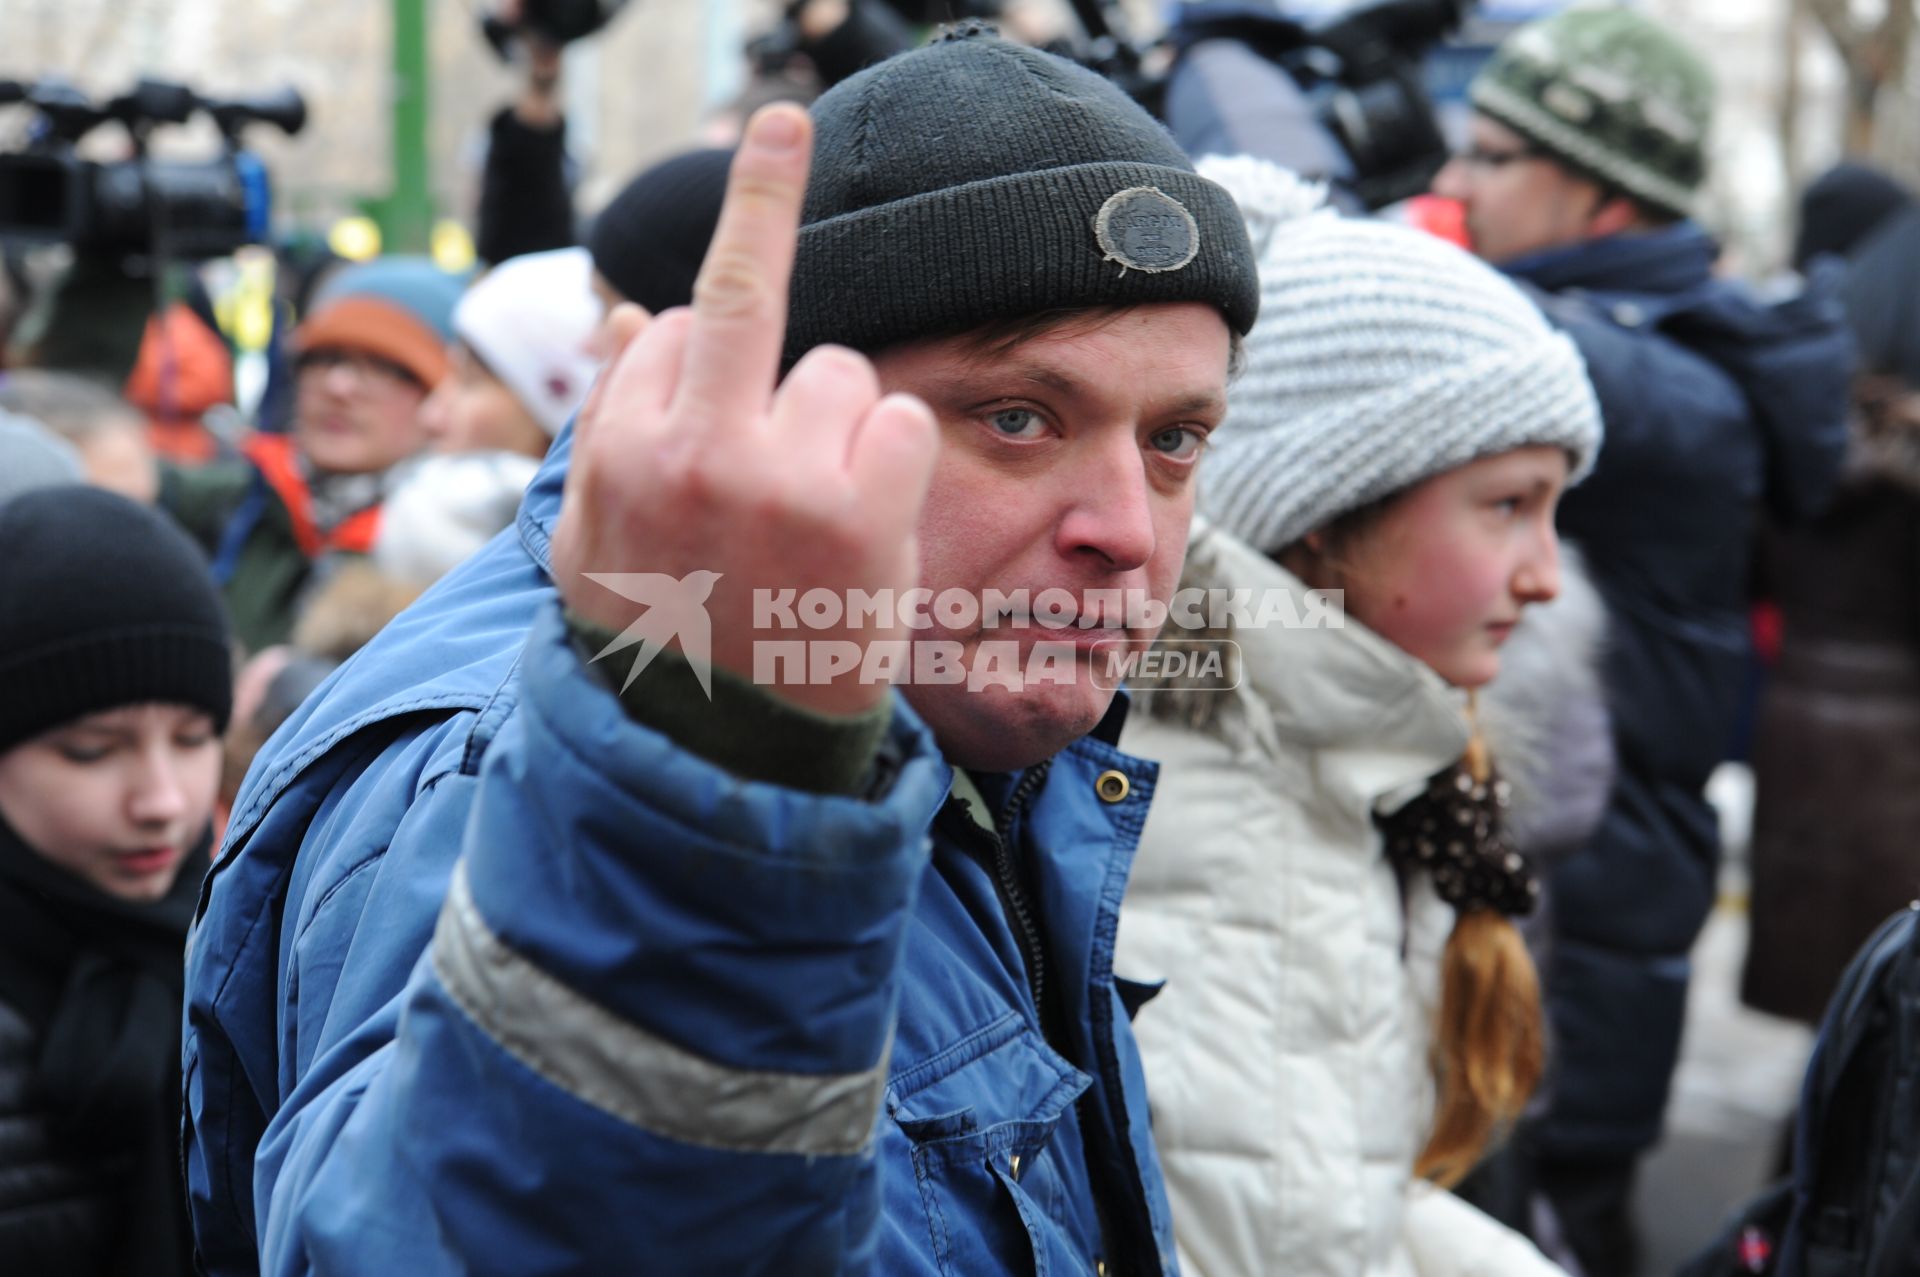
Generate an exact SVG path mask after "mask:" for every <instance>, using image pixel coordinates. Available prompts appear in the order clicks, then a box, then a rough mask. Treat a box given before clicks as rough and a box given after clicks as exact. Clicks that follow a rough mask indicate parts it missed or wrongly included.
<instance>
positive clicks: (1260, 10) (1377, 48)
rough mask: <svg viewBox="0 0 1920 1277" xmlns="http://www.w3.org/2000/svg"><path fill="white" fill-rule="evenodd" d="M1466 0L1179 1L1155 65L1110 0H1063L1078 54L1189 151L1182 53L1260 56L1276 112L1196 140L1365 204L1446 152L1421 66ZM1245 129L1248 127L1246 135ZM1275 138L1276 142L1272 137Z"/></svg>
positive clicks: (1397, 193)
mask: <svg viewBox="0 0 1920 1277" xmlns="http://www.w3.org/2000/svg"><path fill="white" fill-rule="evenodd" d="M1468 3H1469V0H1370V2H1363V3H1359V4H1356V5H1354V6H1352V7H1351V8H1349V9H1348V10H1346V11H1345V12H1343V13H1341V14H1339V15H1338V16H1337V17H1333V18H1331V19H1326V20H1321V21H1312V22H1309V21H1303V20H1301V19H1298V18H1294V17H1290V16H1287V15H1286V14H1285V13H1284V12H1282V10H1281V8H1280V6H1279V5H1278V4H1276V3H1275V2H1274V0H1264V2H1263V0H1185V2H1184V3H1181V4H1179V5H1177V6H1175V8H1174V11H1173V14H1172V19H1171V23H1170V27H1169V30H1168V34H1167V37H1166V43H1167V44H1168V45H1169V46H1170V47H1171V49H1172V51H1173V53H1174V60H1173V66H1172V68H1171V70H1170V71H1169V72H1168V73H1166V74H1165V75H1150V74H1147V73H1146V72H1145V71H1143V70H1142V68H1143V67H1144V66H1145V65H1147V60H1146V59H1144V58H1143V57H1142V56H1141V55H1140V53H1139V52H1138V51H1137V50H1136V48H1135V47H1134V46H1133V44H1132V42H1130V41H1129V40H1127V39H1126V36H1125V32H1124V31H1123V30H1122V29H1121V28H1120V26H1119V19H1118V13H1117V11H1116V9H1115V6H1114V4H1113V0H1073V9H1074V11H1075V13H1076V14H1077V15H1078V16H1079V18H1080V24H1081V27H1082V28H1083V29H1084V30H1085V31H1086V33H1087V37H1088V40H1089V44H1090V48H1089V53H1090V54H1091V55H1092V56H1083V57H1082V59H1081V60H1082V61H1085V62H1087V63H1088V64H1089V65H1091V66H1094V67H1095V69H1097V70H1100V71H1102V72H1103V73H1105V74H1107V75H1108V76H1110V77H1112V78H1113V79H1115V80H1117V81H1118V82H1119V83H1121V84H1122V85H1123V86H1124V87H1126V88H1127V89H1128V90H1129V91H1130V92H1132V93H1133V94H1134V96H1135V97H1136V98H1139V99H1140V100H1141V101H1142V102H1143V103H1145V104H1146V106H1147V107H1148V109H1150V110H1152V111H1153V112H1154V113H1155V114H1156V115H1159V116H1161V117H1162V118H1163V119H1165V120H1166V121H1167V122H1168V124H1169V126H1170V127H1172V129H1173V132H1174V135H1175V136H1176V137H1177V138H1179V139H1180V140H1181V142H1182V143H1183V144H1186V145H1188V148H1189V149H1190V150H1194V149H1196V147H1195V146H1194V145H1193V143H1192V138H1191V137H1190V135H1189V133H1190V130H1189V129H1188V128H1186V127H1185V125H1186V122H1185V121H1183V120H1181V119H1179V118H1178V114H1179V110H1180V107H1181V104H1182V103H1183V102H1192V101H1194V100H1196V98H1201V99H1204V98H1205V97H1207V96H1208V95H1209V94H1208V90H1206V89H1203V90H1201V91H1200V92H1198V93H1192V92H1189V93H1186V94H1182V93H1181V91H1180V90H1181V88H1182V85H1181V79H1182V76H1183V75H1186V76H1188V77H1189V79H1191V77H1192V74H1193V72H1194V68H1193V67H1192V66H1191V65H1189V64H1190V62H1192V61H1197V60H1200V58H1201V56H1202V55H1203V54H1204V51H1206V50H1210V49H1212V50H1217V49H1219V48H1221V47H1223V46H1228V47H1231V48H1232V49H1234V50H1236V51H1237V52H1239V53H1241V54H1243V55H1244V56H1243V57H1242V58H1241V62H1242V63H1243V64H1251V63H1256V62H1257V63H1259V64H1261V65H1262V66H1264V67H1265V68H1266V73H1267V74H1268V76H1269V77H1270V78H1271V80H1272V82H1273V86H1274V91H1273V94H1272V99H1273V100H1272V109H1273V111H1274V113H1275V114H1276V116H1278V117H1280V118H1278V119H1275V120H1271V121H1267V122H1264V123H1261V122H1257V121H1255V120H1253V118H1252V117H1251V116H1249V117H1248V119H1247V120H1246V121H1242V122H1240V124H1239V125H1238V126H1237V127H1239V128H1240V130H1241V134H1240V135H1236V133H1235V129H1234V128H1227V129H1224V130H1213V131H1212V137H1213V140H1214V142H1215V143H1216V145H1213V146H1203V147H1200V148H1198V149H1200V150H1205V149H1220V150H1223V151H1227V152H1235V153H1237V152H1246V153H1252V154H1259V155H1265V156H1267V158H1270V159H1273V160H1275V161H1277V162H1279V163H1282V164H1285V165H1287V166H1288V167H1292V168H1296V169H1301V170H1303V171H1305V172H1306V173H1307V174H1308V175H1309V176H1313V177H1324V178H1328V179H1330V180H1332V181H1333V182H1334V183H1335V184H1336V187H1338V188H1339V189H1342V190H1344V191H1345V192H1346V193H1347V194H1349V195H1350V196H1351V197H1352V198H1353V199H1356V200H1357V201H1358V202H1359V203H1361V204H1363V205H1365V206H1366V207H1367V208H1369V209H1374V208H1380V207H1383V206H1385V205H1387V204H1391V203H1394V202H1396V201H1398V200H1402V199H1405V198H1407V197H1408V196H1411V195H1417V194H1419V193H1420V192H1421V191H1423V190H1425V189H1426V187H1427V184H1428V183H1429V182H1430V181H1431V180H1432V178H1433V175H1434V173H1436V172H1437V171H1438V170H1439V168H1440V165H1441V164H1443V163H1444V162H1445V160H1446V155H1447V148H1446V141H1445V139H1444V138H1443V137H1442V135H1441V132H1440V126H1439V123H1438V121H1437V120H1436V118H1435V115H1434V109H1433V103H1432V101H1431V99H1430V98H1429V96H1428V93H1427V90H1426V84H1425V79H1424V75H1423V66H1422V64H1423V61H1424V59H1425V57H1426V55H1427V53H1428V51H1430V50H1431V49H1432V48H1433V47H1434V46H1435V45H1437V44H1439V43H1440V42H1441V41H1442V40H1444V39H1445V38H1446V37H1447V36H1448V35H1449V34H1451V33H1452V32H1453V31H1454V30H1456V29H1457V28H1458V27H1459V26H1460V24H1461V22H1462V21H1463V20H1464V18H1465V16H1466V10H1467V8H1468ZM1245 91H1246V86H1243V85H1234V86H1231V87H1227V86H1222V87H1221V88H1219V89H1217V90H1214V91H1213V92H1212V96H1215V97H1223V96H1224V97H1232V96H1234V95H1235V94H1241V95H1243V96H1244V93H1245ZM1254 92H1255V95H1256V96H1257V95H1258V90H1257V89H1255V90H1254ZM1236 105H1237V106H1238V105H1244V104H1236ZM1249 127H1251V128H1253V129H1255V131H1256V132H1257V133H1258V134H1259V135H1258V136H1246V135H1245V130H1246V129H1247V128H1249ZM1309 133H1313V134H1320V135H1323V139H1324V140H1323V139H1317V138H1310V137H1308V134H1309ZM1276 136H1280V137H1283V138H1284V139H1286V140H1282V141H1279V142H1276V141H1275V140H1274V139H1275V137H1276ZM1223 139H1224V140H1223ZM1329 143H1330V144H1331V145H1329ZM1296 144H1297V151H1296V149H1295V148H1296ZM1333 149H1337V151H1338V159H1337V161H1336V162H1335V163H1332V164H1327V165H1321V164H1320V163H1319V161H1320V160H1321V159H1322V158H1323V157H1322V155H1321V154H1320V153H1322V152H1326V151H1329V150H1333ZM1276 150H1277V151H1278V152H1279V153H1275V152H1276Z"/></svg>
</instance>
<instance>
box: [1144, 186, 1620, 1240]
mask: <svg viewBox="0 0 1920 1277" xmlns="http://www.w3.org/2000/svg"><path fill="white" fill-rule="evenodd" d="M1200 167H1201V171H1202V172H1203V173H1205V174H1206V175H1207V176H1208V177H1210V178H1211V179H1212V180H1214V181H1217V182H1220V183H1221V184H1222V185H1224V186H1226V187H1227V188H1228V190H1230V191H1231V192H1232V193H1233V194H1234V197H1235V199H1236V200H1237V201H1238V202H1239V204H1240V206H1241V209H1242V212H1243V213H1244V214H1245V215H1246V217H1247V220H1248V224H1249V229H1250V231H1251V236H1252V240H1253V244H1254V249H1255V253H1256V256H1257V258H1258V262H1259V270H1260V284H1261V311H1260V318H1259V321H1258V322H1257V323H1256V324H1255V326H1254V328H1253V330H1252V332H1251V333H1250V334H1249V335H1248V338H1247V342H1246V347H1245V370H1244V372H1243V374H1242V375H1241V377H1240V379H1239V380H1238V381H1237V382H1236V384H1235V385H1234V387H1233V389H1232V391H1231V394H1230V398H1229V406H1228V414H1227V418H1226V420H1225V422H1224V423H1223V424H1222V425H1221V427H1220V428H1219V429H1218V430H1217V431H1215V432H1214V435H1213V438H1212V439H1211V440H1210V443H1209V452H1208V455H1207V457H1206V459H1205V460H1204V461H1203V463H1202V470H1201V493H1200V498H1199V506H1200V509H1201V512H1202V518H1201V519H1199V520H1197V521H1196V523H1197V526H1196V529H1195V536H1194V540H1193V543H1192V548H1191V549H1190V551H1189V556H1188V570H1187V576H1186V577H1185V579H1184V581H1183V585H1184V586H1186V587H1190V588H1205V589H1208V590H1212V591H1242V590H1245V591H1250V592H1251V594H1250V597H1251V598H1252V599H1253V600H1254V601H1255V603H1254V608H1253V614H1257V615H1269V616H1270V615H1272V613H1270V612H1268V610H1267V609H1265V607H1264V606H1263V604H1264V602H1265V600H1267V599H1268V598H1270V597H1272V596H1273V595H1275V594H1276V593H1278V594H1291V595H1293V596H1295V597H1296V598H1300V597H1301V596H1304V595H1305V593H1306V591H1308V590H1309V589H1327V590H1342V591H1344V618H1343V623H1342V624H1339V625H1337V626H1326V625H1319V626H1315V627H1314V628H1300V627H1295V628H1289V627H1287V626H1285V625H1281V624H1270V625H1260V624H1258V623H1256V622H1250V621H1248V620H1247V619H1245V618H1240V621H1239V624H1238V626H1237V627H1236V628H1233V629H1232V630H1231V631H1230V632H1227V633H1223V632H1221V631H1214V632H1210V633H1209V634H1207V635H1203V636H1201V637H1202V638H1203V640H1212V641H1218V640H1219V639H1221V638H1223V637H1227V636H1229V635H1230V637H1231V640H1232V641H1233V642H1234V643H1235V644H1237V649H1236V650H1235V656H1234V668H1233V669H1232V670H1231V671H1230V674H1229V676H1228V677H1226V678H1224V679H1222V680H1219V681H1218V682H1217V683H1215V684H1211V685H1199V686H1196V685H1195V684H1194V683H1193V681H1192V680H1189V681H1188V682H1187V683H1186V684H1185V685H1182V686H1179V687H1175V686H1172V685H1169V684H1166V683H1164V682H1163V683H1162V684H1161V685H1160V686H1158V687H1155V686H1152V685H1151V684H1150V683H1140V682H1137V683H1136V690H1137V691H1139V692H1140V693H1141V696H1142V700H1143V701H1144V709H1145V711H1146V712H1145V713H1137V714H1135V715H1134V716H1133V717H1132V718H1131V719H1129V720H1128V723H1127V726H1126V729H1125V732H1124V734H1123V737H1122V743H1123V747H1124V748H1127V749H1130V750H1133V751H1136V752H1139V753H1142V754H1145V755H1146V756H1148V757H1153V758H1157V759H1160V760H1161V763H1162V770H1161V773H1160V780H1159V784H1158V787H1157V790H1156V793H1155V795H1154V803H1153V808H1152V811H1151V813H1150V814H1149V816H1148V819H1147V823H1146V828H1145V831H1144V833H1143V834H1142V838H1141V847H1140V854H1139V859H1138V861H1137V863H1136V865H1135V868H1134V875H1133V883H1132V887H1131V888H1130V890H1129V892H1128V895H1127V898H1126V904H1125V907H1124V910H1123V914H1122V921H1121V928H1120V937H1119V959H1118V961H1117V963H1116V970H1117V971H1118V972H1119V973H1121V974H1122V975H1124V976H1129V977H1134V978H1137V979H1140V980H1143V981H1145V980H1150V979H1154V978H1159V977H1167V978H1168V980H1169V982H1168V984H1167V987H1166V989H1165V991H1164V992H1163V993H1162V994H1160V995H1159V996H1158V997H1157V998H1155V999H1154V1000H1153V1001H1152V1002H1151V1003H1150V1004H1148V1005H1146V1006H1144V1007H1142V1008H1141V1009H1140V1011H1139V1015H1138V1019H1137V1020H1136V1022H1135V1031H1136V1032H1137V1034H1138V1035H1139V1038H1140V1043H1141V1049H1142V1053H1143V1056H1144V1059H1145V1064H1146V1070H1147V1078H1148V1086H1149V1093H1150V1095H1151V1097H1152V1100H1153V1108H1154V1123H1155V1126H1154V1134H1155V1137H1156V1139H1157V1141H1158V1142H1159V1145H1160V1149H1161V1157H1162V1161H1163V1163H1164V1165H1165V1169H1166V1175H1167V1183H1168V1187H1169V1190H1170V1193H1171V1196H1172V1203H1173V1208H1174V1220H1175V1232H1176V1236H1177V1238H1178V1241H1179V1245H1180V1248H1181V1251H1182V1262H1183V1266H1184V1268H1185V1270H1186V1271H1187V1272H1189V1273H1192V1274H1199V1275H1200V1277H1226V1275H1230V1274H1256V1273H1280V1272H1283V1273H1287V1274H1289V1275H1290V1277H1412V1275H1415V1274H1418V1275H1419V1277H1440V1275H1442V1274H1459V1275H1462V1277H1464V1275H1467V1274H1473V1275H1476V1277H1482V1275H1492V1274H1499V1275H1502V1277H1521V1275H1527V1277H1544V1275H1547V1274H1554V1273H1558V1272H1559V1271H1560V1270H1559V1269H1558V1268H1557V1267H1556V1266H1554V1265H1553V1264H1552V1263H1550V1262H1549V1261H1548V1260H1547V1259H1546V1258H1544V1257H1543V1256H1542V1255H1541V1254H1540V1252H1539V1251H1537V1250H1536V1249H1535V1248H1534V1247H1533V1246H1532V1244H1531V1243H1529V1242H1528V1241H1526V1240H1525V1239H1524V1238H1522V1237H1520V1236H1519V1235H1518V1234H1515V1233H1512V1232H1510V1231H1508V1230H1507V1229H1506V1228H1504V1227H1503V1226H1502V1225H1500V1224H1498V1223H1496V1222H1494V1221H1493V1220H1492V1219H1490V1218H1488V1217H1486V1216H1485V1215H1483V1214H1481V1213H1480V1212H1478V1211H1477V1210H1475V1209H1474V1208H1473V1207H1471V1206H1469V1205H1467V1204H1466V1203H1464V1202H1462V1201H1460V1200H1459V1199H1457V1198H1455V1197H1454V1196H1452V1195H1451V1194H1449V1193H1447V1192H1445V1191H1444V1188H1443V1187H1442V1186H1443V1185H1451V1184H1453V1183H1455V1182H1457V1181H1458V1179H1459V1178H1460V1177H1461V1176H1463V1175H1464V1174H1465V1173H1466V1172H1467V1171H1468V1170H1470V1169H1471V1168H1472V1166H1473V1165H1474V1164H1475V1162H1476V1161H1477V1160H1478V1159H1479V1157H1480V1156H1481V1155H1482V1154H1483V1152H1484V1151H1486V1149H1487V1148H1488V1146H1489V1145H1490V1143H1491V1142H1493V1141H1494V1140H1495V1139H1496V1138H1497V1137H1498V1135H1499V1134H1500V1133H1501V1132H1502V1131H1503V1130H1504V1129H1506V1128H1507V1127H1508V1126H1510V1124H1511V1123H1512V1122H1513V1121H1514V1120H1515V1119H1516V1118H1517V1117H1518V1116H1519V1114H1520V1111H1521V1109H1522V1108H1523V1106H1524V1105H1525V1103H1526V1101H1527V1097H1528V1095H1529V1093H1530V1092H1531V1089H1532V1087H1533V1085H1534V1083H1535V1081H1536V1080H1537V1078H1538V1076H1539V1073H1540V1069H1541V1065H1542V1053H1543V1045H1542V1030H1541V1024H1540V1001H1539V989H1538V984H1537V981H1536V977H1535V974H1534V970H1533V966H1532V963H1531V961H1530V959H1529V957H1528V955H1527V952H1526V949H1525V946H1524V944H1523V943H1522V942H1521V940H1520V938H1519V935H1518V933H1517V931H1516V929H1515V928H1514V926H1513V925H1512V923H1511V921H1510V919H1511V918H1512V917H1514V916H1517V915H1520V914H1524V913H1526V912H1529V911H1530V910H1531V909H1532V907H1533V906H1534V903H1535V900H1536V896H1537V890H1538V889H1537V886H1536V884H1535V882H1534V880H1533V877H1532V874H1531V872H1530V868H1529V866H1528V864H1527V862H1526V859H1525V858H1524V857H1523V856H1522V855H1520V854H1519V852H1518V851H1517V850H1516V848H1515V845H1514V843H1513V841H1512V839H1511V836H1510V835H1509V834H1508V832H1507V831H1506V828H1505V816H1506V808H1507V806H1508V804H1509V802H1510V792H1511V791H1510V790H1509V788H1508V786H1507V785H1506V783H1505V782H1504V781H1503V780H1501V779H1499V778H1498V777H1496V776H1495V775H1494V774H1493V773H1492V770H1491V765H1490V761H1489V759H1488V757H1487V747H1486V745H1485V742H1484V740H1483V739H1482V738H1481V736H1480V735H1479V733H1477V732H1476V730H1475V728H1474V724H1473V719H1472V715H1471V709H1470V702H1469V701H1468V699H1467V695H1468V694H1470V692H1471V689H1475V688H1478V687H1481V686H1482V685H1485V684H1487V683H1488V682H1490V681H1491V680H1492V679H1493V677H1494V675H1495V674H1496V673H1497V672H1498V670H1499V667H1500V654H1501V648H1502V645H1503V644H1504V643H1505V641H1506V639H1507V637H1508V635H1509V634H1511V633H1512V631H1513V630H1514V627H1515V625H1516V624H1517V622H1518V621H1519V619H1520V617H1521V614H1522V612H1523V611H1524V610H1525V609H1526V608H1528V607H1529V606H1531V605H1534V604H1539V603H1543V602H1546V601H1548V600H1551V599H1553V598H1554V597H1555V595H1556V594H1557V593H1558V591H1559V589H1560V580H1561V564H1560V558H1559V549H1558V544H1557V542H1556V539H1555V534H1554V527H1553V514H1554V507H1555V504H1556V502H1557V500H1558V498H1559V495H1560V492H1561V491H1562V489H1563V488H1564V487H1565V486H1566V485H1567V484H1569V483H1570V482H1575V481H1577V480H1578V479H1579V478H1580V477H1581V476H1582V475H1584V474H1585V473H1586V472H1587V470H1588V469H1589V468H1590V467H1591V466H1592V464H1593V459H1594V456H1595V454H1596V452H1597V451H1598V449H1599V447H1600V441H1601V429H1600V418H1599V413H1598V410H1597V408H1596V406H1595V403H1594V399H1593V392H1592V389H1591V387H1590V385H1589V384H1588V381H1587V378H1586V375H1585V372H1584V368H1583V365H1582V363H1581V360H1580V357H1579V355H1578V354H1577V353H1576V352H1575V351H1574V349H1573V347H1572V345H1571V343H1569V342H1568V340H1567V339H1566V338H1565V337H1563V336H1560V335H1559V334H1557V333H1556V332H1554V331H1553V329H1552V328H1551V327H1550V326H1549V325H1548V324H1547V322H1546V321H1545V319H1544V318H1543V317H1542V316H1541V315H1540V313H1539V312H1538V311H1537V310H1536V309H1535V307H1534V306H1533V304H1532V303H1531V302H1530V301H1528V299H1527V298H1526V297H1525V296H1523V295H1522V294H1521V293H1520V292H1519V291H1518V290H1517V289H1516V288H1515V287H1514V286H1513V285H1512V284H1510V283H1508V282H1506V281H1505V280H1504V279H1502V278H1501V277H1500V276H1499V275H1498V274H1497V273H1496V272H1495V271H1493V270H1492V269H1491V268H1489V267H1487V266H1485V265H1484V264H1482V263H1480V262H1478V261H1477V260H1475V259H1474V258H1473V257H1472V256H1471V255H1469V254H1467V253H1465V252H1462V251H1461V250H1459V249H1457V248H1454V247H1452V246H1451V245H1448V244H1445V243H1443V242H1441V241H1440V240H1438V239H1435V238H1432V237H1430V236H1427V235H1425V234H1422V233H1420V232H1417V231H1413V230H1410V229H1407V228H1405V227H1399V226H1393V225H1389V224H1385V223H1380V222H1370V221H1360V220H1349V219H1345V218H1342V217H1340V216H1338V215H1337V214H1335V213H1334V212H1333V211H1332V210H1329V209H1325V208H1323V207H1320V206H1319V205H1320V203H1321V195H1320V192H1319V191H1318V189H1317V188H1314V187H1310V186H1307V185H1305V184H1303V183H1301V182H1299V181H1298V180H1297V179H1295V178H1294V177H1292V175H1290V174H1288V173H1286V172H1284V171H1283V170H1280V169H1277V168H1274V167H1273V166H1271V165H1269V164H1267V163H1266V162H1265V161H1259V160H1253V159H1249V158H1244V157H1241V158H1235V159H1231V160H1207V161H1203V162H1202V164H1201V166H1200ZM1211 597H1218V595H1214V596H1211ZM1243 597H1248V596H1243ZM1293 611H1294V612H1295V613H1296V614H1297V615H1299V616H1301V617H1312V616H1314V615H1316V613H1315V611H1314V609H1311V608H1305V607H1302V608H1296V609H1293ZM1176 615H1177V614H1176ZM1321 615H1324V614H1323V613H1322V614H1321ZM1194 637H1195V636H1194V635H1192V634H1191V633H1189V634H1187V635H1184V636H1182V637H1180V638H1169V637H1168V636H1167V635H1164V634H1163V636H1162V639H1161V642H1162V644H1163V646H1165V645H1171V644H1176V643H1179V644H1191V643H1192V642H1193V641H1194ZM1463 689H1465V691H1464V692H1463Z"/></svg>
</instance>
